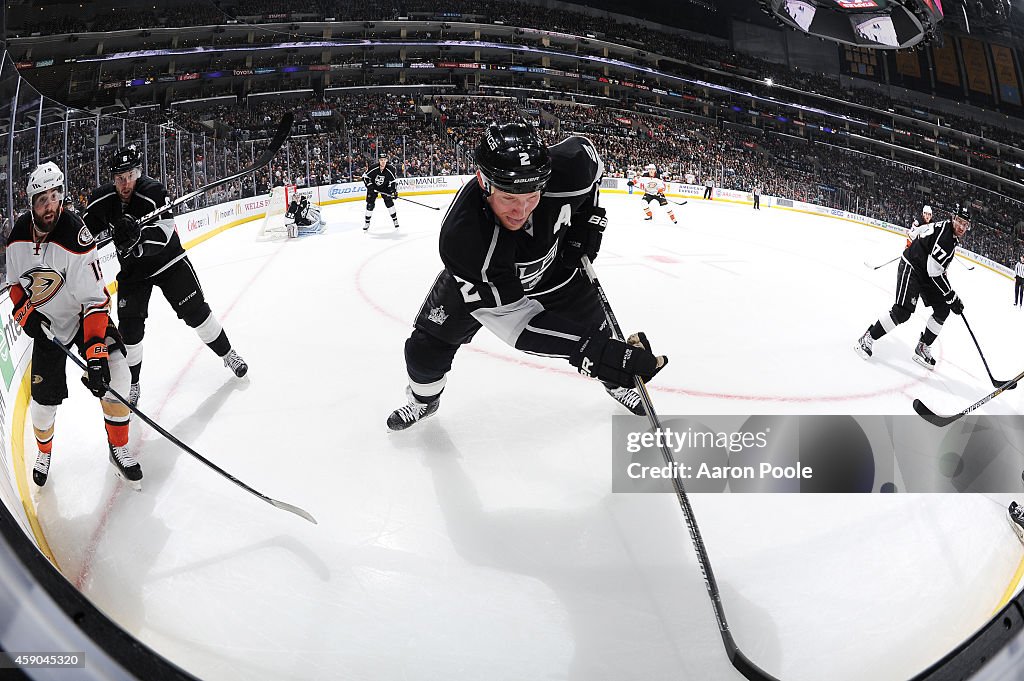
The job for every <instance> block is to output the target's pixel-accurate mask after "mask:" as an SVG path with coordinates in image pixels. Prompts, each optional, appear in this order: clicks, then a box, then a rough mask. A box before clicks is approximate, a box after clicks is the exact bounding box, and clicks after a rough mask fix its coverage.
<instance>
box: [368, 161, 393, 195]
mask: <svg viewBox="0 0 1024 681" xmlns="http://www.w3.org/2000/svg"><path fill="white" fill-rule="evenodd" d="M395 179H396V178H395V171H394V169H393V168H392V167H391V165H390V164H385V166H384V170H381V169H380V166H379V165H375V166H374V167H373V168H371V169H370V170H367V171H366V172H365V173H363V184H365V185H366V188H367V189H372V190H373V191H375V192H384V193H385V194H394V193H395Z"/></svg>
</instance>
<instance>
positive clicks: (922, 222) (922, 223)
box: [907, 204, 932, 248]
mask: <svg viewBox="0 0 1024 681" xmlns="http://www.w3.org/2000/svg"><path fill="white" fill-rule="evenodd" d="M931 224H932V207H931V206H929V205H928V204H925V206H924V208H922V209H921V217H919V218H917V219H916V220H914V222H913V224H911V225H910V231H909V232H907V248H910V244H911V243H912V242H913V241H914V239H916V238H917V237H918V236H919V235H920V234H921V232H922V231H924V230H925V229H927V228H928V227H929V225H931Z"/></svg>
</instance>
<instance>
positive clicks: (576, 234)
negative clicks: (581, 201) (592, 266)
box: [562, 206, 608, 267]
mask: <svg viewBox="0 0 1024 681" xmlns="http://www.w3.org/2000/svg"><path fill="white" fill-rule="evenodd" d="M607 226H608V218H607V217H606V216H605V210H604V208H600V207H597V206H594V207H593V208H589V209H585V210H582V211H580V212H579V213H577V214H576V215H574V216H573V217H572V222H571V223H569V227H568V228H567V229H566V230H565V243H564V244H563V245H562V262H564V263H565V264H566V265H567V266H569V267H579V265H580V258H582V257H583V256H587V257H588V258H590V260H591V261H593V260H594V259H595V258H597V252H598V251H599V250H601V236H602V234H603V233H604V228H605V227H607Z"/></svg>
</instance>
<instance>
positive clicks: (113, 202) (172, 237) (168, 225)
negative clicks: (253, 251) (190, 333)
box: [82, 145, 249, 404]
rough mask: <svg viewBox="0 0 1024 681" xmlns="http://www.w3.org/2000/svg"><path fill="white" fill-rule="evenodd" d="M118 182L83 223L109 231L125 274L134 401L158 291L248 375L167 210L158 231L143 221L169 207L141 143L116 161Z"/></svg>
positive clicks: (97, 197)
mask: <svg viewBox="0 0 1024 681" xmlns="http://www.w3.org/2000/svg"><path fill="white" fill-rule="evenodd" d="M110 172H111V174H112V176H113V177H112V180H113V182H112V183H111V184H105V185H103V186H101V187H99V188H97V189H96V190H95V191H94V192H93V193H92V196H90V197H89V204H88V205H87V206H86V208H85V212H84V213H83V215H82V218H83V219H84V220H85V224H86V226H88V228H89V230H90V231H91V232H92V233H93V235H99V234H101V233H102V232H104V231H106V230H109V231H110V234H111V235H112V238H113V241H114V247H115V248H116V249H117V259H118V261H119V262H120V264H121V271H120V272H119V273H118V275H117V298H118V302H117V318H118V330H120V332H121V336H122V337H123V338H124V342H125V346H126V347H127V349H128V366H129V367H130V369H131V379H132V380H131V392H130V398H129V399H130V401H131V403H132V404H136V403H137V402H138V400H139V395H140V394H141V389H140V387H139V376H140V373H141V371H142V338H143V336H144V335H145V331H146V317H147V316H148V315H149V298H150V295H152V293H153V287H154V286H156V287H157V288H159V289H160V291H161V292H162V293H163V296H164V298H166V299H167V302H168V303H170V305H171V308H172V309H173V310H174V313H175V314H176V315H177V316H178V318H179V319H181V320H182V321H184V322H185V323H186V324H188V325H189V326H190V327H192V328H193V329H195V331H196V333H197V334H199V338H200V339H201V340H202V341H203V342H204V343H206V345H207V346H209V348H210V349H211V350H213V351H214V352H215V353H216V354H217V356H218V357H220V358H221V359H222V360H223V361H224V366H226V367H228V368H229V369H231V371H232V372H234V374H235V375H236V376H238V377H242V376H244V375H245V373H246V372H247V371H248V369H249V367H248V365H246V363H245V361H244V360H243V359H242V358H241V357H240V356H239V355H238V353H237V352H235V351H234V350H233V349H232V347H231V342H230V341H229V340H228V337H227V334H226V333H224V329H223V328H221V325H220V322H219V321H217V318H216V317H214V315H213V312H211V311H210V306H209V305H207V303H206V298H205V297H204V296H203V289H202V287H201V286H200V284H199V278H198V277H197V276H196V271H195V269H194V268H193V267H192V263H191V262H190V261H189V259H188V256H187V255H185V249H183V248H182V247H181V241H180V240H179V239H178V233H177V231H175V228H174V216H173V215H172V214H171V212H170V211H167V212H166V213H164V214H163V215H161V216H160V219H159V220H158V221H157V222H155V223H154V224H151V225H139V222H138V219H139V218H141V217H143V216H144V215H147V214H148V213H151V212H152V211H153V210H155V209H156V208H159V207H160V206H163V205H165V204H166V203H167V201H168V198H167V190H166V189H164V186H163V185H162V184H160V183H159V182H157V181H156V180H154V179H153V178H151V177H148V176H145V175H143V174H142V157H141V155H140V154H139V152H138V150H137V149H136V148H135V146H134V145H132V146H127V147H124V148H122V149H118V150H117V151H115V152H114V154H113V156H112V157H111V159H110Z"/></svg>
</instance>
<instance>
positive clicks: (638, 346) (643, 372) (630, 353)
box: [569, 324, 668, 388]
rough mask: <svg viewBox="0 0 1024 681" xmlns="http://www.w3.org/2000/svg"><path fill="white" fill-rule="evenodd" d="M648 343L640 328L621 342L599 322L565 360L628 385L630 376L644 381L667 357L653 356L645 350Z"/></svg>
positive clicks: (586, 372) (593, 375)
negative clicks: (625, 340) (627, 340)
mask: <svg viewBox="0 0 1024 681" xmlns="http://www.w3.org/2000/svg"><path fill="white" fill-rule="evenodd" d="M649 347H650V343H648V342H647V336H646V335H645V334H644V333H643V332H640V333H635V334H633V335H632V336H630V337H629V342H628V343H624V342H622V341H620V340H616V339H614V338H612V337H611V336H610V335H609V333H608V330H607V328H605V325H603V324H602V325H601V327H600V328H594V329H593V331H592V333H591V334H590V336H589V337H588V338H584V339H583V340H582V341H581V342H580V345H579V347H578V348H577V349H576V352H574V353H573V354H572V355H571V356H570V357H569V363H570V364H572V365H573V366H574V367H576V368H577V369H578V370H579V372H580V373H581V374H583V375H584V376H590V377H591V378H597V379H599V380H602V381H605V382H606V383H612V384H614V385H616V386H618V387H620V388H632V387H634V382H633V377H634V376H639V377H640V378H641V379H642V380H643V382H644V383H647V382H648V381H650V380H651V379H652V378H654V377H655V376H656V375H657V373H658V372H659V371H661V370H662V368H664V366H665V365H666V364H668V357H666V356H664V355H660V356H656V355H655V354H654V353H653V352H651V351H650V350H648V348H649Z"/></svg>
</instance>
